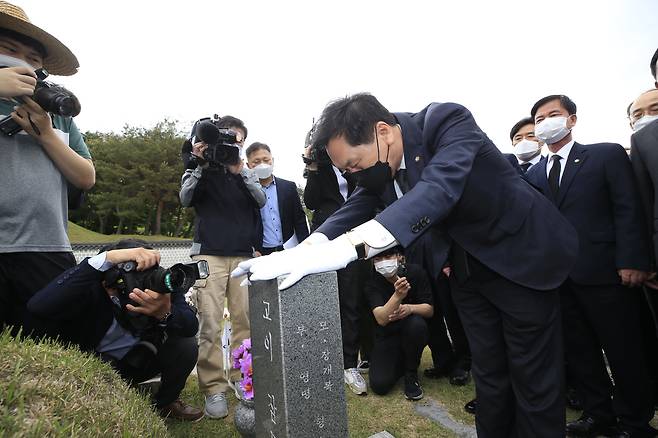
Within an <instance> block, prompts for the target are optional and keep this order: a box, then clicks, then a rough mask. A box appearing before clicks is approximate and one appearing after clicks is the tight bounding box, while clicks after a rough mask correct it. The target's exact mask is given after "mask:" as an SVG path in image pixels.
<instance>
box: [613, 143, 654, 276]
mask: <svg viewBox="0 0 658 438" xmlns="http://www.w3.org/2000/svg"><path fill="white" fill-rule="evenodd" d="M610 151H611V152H610V157H609V158H608V159H606V160H605V169H606V179H607V186H608V190H609V192H610V198H611V201H612V206H613V210H614V211H613V217H614V221H615V240H616V249H617V254H616V262H617V269H639V270H642V271H648V270H649V249H648V244H647V241H648V240H649V238H648V235H647V233H646V230H647V227H646V225H645V221H644V216H643V215H642V207H641V203H640V200H639V197H638V195H637V190H636V186H635V180H634V177H633V170H632V167H631V163H630V161H629V159H628V156H627V155H626V151H624V148H622V147H621V146H619V145H615V147H614V148H613V149H611V150H610Z"/></svg>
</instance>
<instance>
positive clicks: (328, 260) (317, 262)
mask: <svg viewBox="0 0 658 438" xmlns="http://www.w3.org/2000/svg"><path fill="white" fill-rule="evenodd" d="M325 238H326V237H325ZM306 240H308V239H306ZM304 242H306V241H304ZM356 259H357V253H356V249H355V248H354V244H353V243H352V242H350V240H349V239H348V237H347V235H345V234H343V235H342V236H339V237H337V238H336V239H334V240H331V241H327V242H324V243H317V244H304V243H302V244H301V245H297V246H296V247H294V248H291V249H287V250H284V251H281V252H275V253H272V254H270V255H267V256H263V257H256V258H253V259H250V260H245V261H244V262H241V263H240V264H239V265H238V267H237V268H236V269H235V270H234V271H233V272H232V273H231V276H232V277H239V276H241V275H244V274H245V273H248V272H250V273H251V276H250V277H249V280H251V281H257V280H269V279H272V278H277V277H279V276H281V275H287V277H286V278H285V280H284V281H282V282H281V284H279V290H284V289H287V288H289V287H290V286H292V285H293V284H295V283H297V282H298V281H299V280H300V279H301V278H302V277H304V276H305V275H309V274H317V273H319V272H328V271H335V270H338V269H342V268H344V267H345V266H347V265H348V264H349V263H350V262H352V261H354V260H356Z"/></svg>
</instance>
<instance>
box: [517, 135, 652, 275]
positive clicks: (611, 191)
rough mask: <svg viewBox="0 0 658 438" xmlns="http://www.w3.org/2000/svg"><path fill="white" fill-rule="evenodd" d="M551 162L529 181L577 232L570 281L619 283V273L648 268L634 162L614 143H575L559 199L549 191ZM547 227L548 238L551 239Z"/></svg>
mask: <svg viewBox="0 0 658 438" xmlns="http://www.w3.org/2000/svg"><path fill="white" fill-rule="evenodd" d="M547 161H548V160H547V158H546V157H544V158H542V159H541V161H540V162H539V163H537V164H536V165H535V166H533V167H532V168H531V169H530V170H528V173H527V174H526V177H527V178H528V180H529V181H530V182H531V183H532V184H534V185H535V186H536V187H538V188H539V190H541V192H542V193H544V195H546V197H547V198H548V199H550V200H551V202H553V203H554V204H555V205H556V206H557V207H558V208H559V210H560V212H561V213H562V214H563V215H564V217H566V218H567V220H568V221H569V222H570V223H571V224H572V225H573V226H574V227H575V228H576V231H577V232H578V238H579V240H580V251H579V253H578V259H577V261H576V265H575V266H574V267H573V270H572V271H571V274H570V277H571V279H572V280H573V281H574V282H576V283H580V284H590V285H596V284H616V283H619V282H620V281H621V279H620V277H619V275H618V274H617V270H618V269H622V268H629V269H640V270H645V271H646V270H648V268H649V252H648V248H647V233H646V226H645V223H644V218H643V217H642V210H641V206H640V202H639V199H638V195H637V189H636V185H635V181H634V179H633V171H632V169H631V163H630V161H629V159H628V155H626V151H625V150H624V148H623V147H621V146H620V145H618V144H614V143H599V144H592V145H582V144H579V143H574V145H573V147H572V149H571V152H570V153H569V157H568V158H567V162H566V164H565V168H564V173H563V174H562V180H561V181H560V188H559V190H558V194H557V199H556V198H554V197H553V194H552V192H551V190H550V189H549V187H548V178H547V176H546V163H547ZM553 233H554V231H553V229H552V228H550V227H548V226H547V227H546V228H545V229H544V231H543V234H547V235H552V234H553Z"/></svg>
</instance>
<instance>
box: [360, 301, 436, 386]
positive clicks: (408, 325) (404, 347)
mask: <svg viewBox="0 0 658 438" xmlns="http://www.w3.org/2000/svg"><path fill="white" fill-rule="evenodd" d="M427 332H428V327H427V322H426V321H425V319H423V317H422V316H420V315H415V314H413V315H409V316H408V317H406V318H404V319H401V320H399V321H395V322H392V323H389V324H388V325H387V326H386V327H377V330H376V336H375V345H374V347H373V349H372V354H371V355H370V371H369V378H370V389H372V391H373V392H374V393H375V394H379V395H384V394H388V392H389V391H390V390H391V388H393V386H395V383H396V382H397V381H398V379H399V378H400V377H402V376H403V375H405V374H406V373H416V372H417V371H418V366H419V365H420V358H421V356H422V355H423V349H425V345H426V343H427Z"/></svg>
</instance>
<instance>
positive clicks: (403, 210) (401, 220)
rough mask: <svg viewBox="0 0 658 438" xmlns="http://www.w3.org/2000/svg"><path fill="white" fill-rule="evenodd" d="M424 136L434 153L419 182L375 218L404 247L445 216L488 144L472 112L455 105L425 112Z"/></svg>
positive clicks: (457, 198)
mask: <svg viewBox="0 0 658 438" xmlns="http://www.w3.org/2000/svg"><path fill="white" fill-rule="evenodd" d="M423 135H424V137H425V138H426V139H428V140H426V141H427V143H429V144H431V145H432V147H433V148H434V154H433V156H432V157H431V158H430V161H429V163H428V164H427V165H426V166H425V168H424V169H423V172H422V174H421V177H420V181H418V183H417V184H416V185H415V186H414V187H413V188H412V189H411V190H410V191H408V192H407V193H406V194H405V195H404V196H403V197H402V198H400V199H398V200H397V201H396V202H394V203H393V204H391V205H390V206H389V207H388V208H386V209H385V210H384V211H383V212H381V213H380V214H379V215H378V216H377V217H376V218H375V220H377V221H378V222H379V223H380V224H382V225H383V226H384V228H386V229H387V230H388V231H390V232H391V234H392V235H393V236H395V238H396V240H397V241H398V242H399V243H400V244H401V245H402V246H403V247H405V248H406V247H408V246H409V245H411V244H412V243H413V242H414V241H415V240H416V239H417V238H418V237H420V235H421V234H422V233H421V232H424V231H426V230H428V229H429V225H432V224H435V223H437V222H441V221H442V220H443V219H445V217H446V216H448V214H449V213H450V211H451V210H452V209H453V207H454V206H455V204H456V203H457V202H458V201H459V199H460V197H461V195H462V193H463V191H464V187H465V185H466V181H467V179H468V175H469V173H470V172H471V169H472V167H473V161H474V160H475V157H476V155H477V154H478V152H479V150H480V148H481V147H482V146H483V145H484V144H485V142H486V141H487V140H486V137H485V136H484V133H482V131H481V130H480V129H479V128H478V126H477V125H476V123H475V120H474V119H473V116H472V115H471V113H470V112H469V111H468V110H467V109H466V108H464V107H463V106H461V105H457V104H439V105H437V106H436V107H435V108H433V109H431V112H430V111H428V114H427V115H426V120H425V128H424V132H423ZM348 202H349V200H348Z"/></svg>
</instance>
